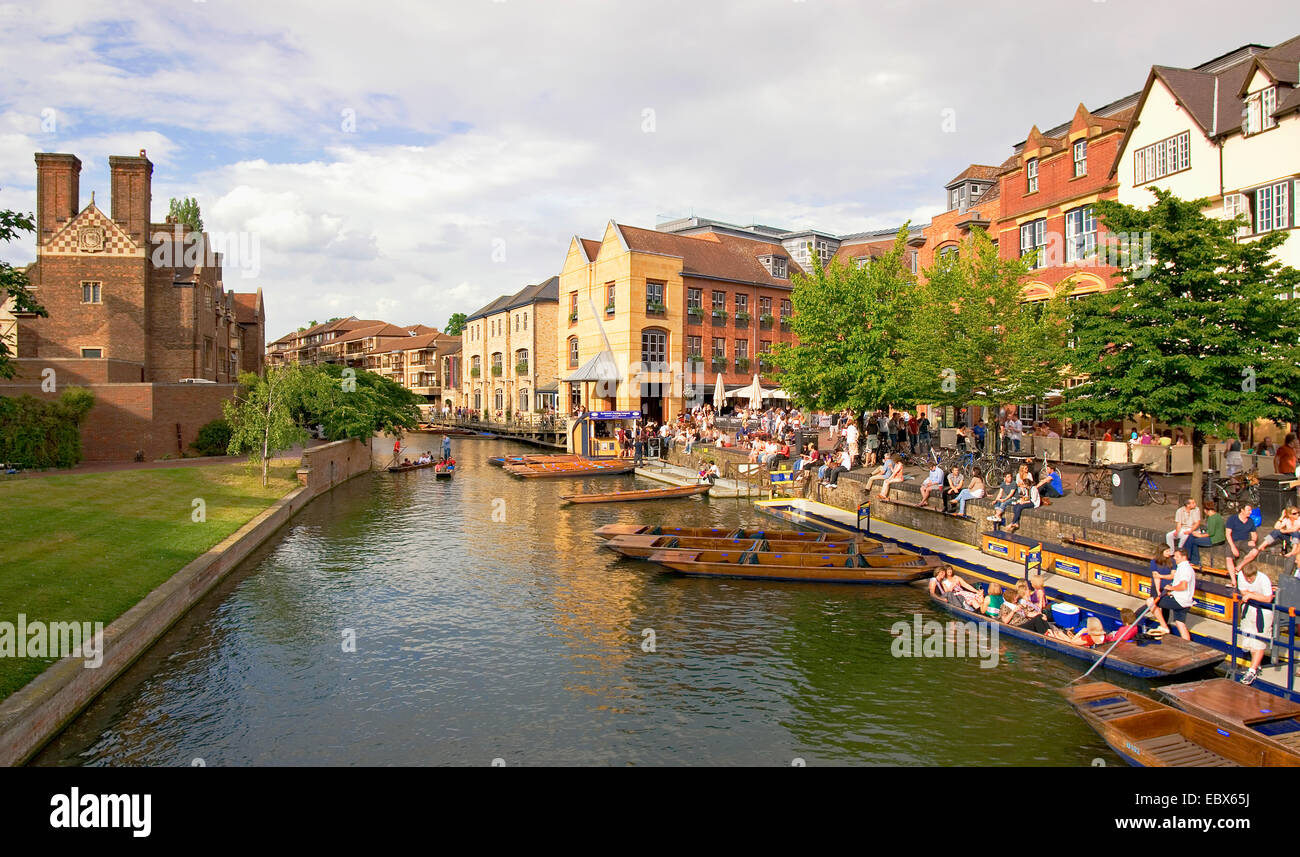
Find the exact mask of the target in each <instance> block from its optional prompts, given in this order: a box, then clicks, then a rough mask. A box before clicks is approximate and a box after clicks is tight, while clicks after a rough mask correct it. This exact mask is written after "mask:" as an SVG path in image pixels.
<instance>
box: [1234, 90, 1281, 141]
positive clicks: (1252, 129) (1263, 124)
mask: <svg viewBox="0 0 1300 857" xmlns="http://www.w3.org/2000/svg"><path fill="white" fill-rule="evenodd" d="M1276 109H1277V88H1276V87H1273V86H1270V87H1269V88H1268V89H1262V90H1260V91H1259V92H1257V93H1255V94H1254V95H1252V96H1250V97H1249V98H1247V99H1246V121H1245V123H1244V124H1243V126H1242V131H1243V132H1244V133H1246V134H1258V133H1259V132H1260V131H1267V130H1268V129H1269V128H1272V127H1274V126H1275V125H1277V120H1276V119H1274V118H1273V111H1274V110H1276Z"/></svg>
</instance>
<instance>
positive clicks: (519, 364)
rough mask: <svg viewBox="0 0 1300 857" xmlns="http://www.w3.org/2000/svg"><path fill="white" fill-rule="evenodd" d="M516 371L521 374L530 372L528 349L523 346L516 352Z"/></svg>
mask: <svg viewBox="0 0 1300 857" xmlns="http://www.w3.org/2000/svg"><path fill="white" fill-rule="evenodd" d="M515 373H516V374H519V375H527V374H528V349H527V348H521V349H519V350H518V351H516V352H515Z"/></svg>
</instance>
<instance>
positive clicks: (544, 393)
mask: <svg viewBox="0 0 1300 857" xmlns="http://www.w3.org/2000/svg"><path fill="white" fill-rule="evenodd" d="M559 282H560V278H559V277H551V278H549V279H547V280H543V281H542V282H540V283H537V284H535V285H531V286H525V287H524V288H522V289H520V290H519V291H518V292H515V293H514V294H513V295H502V296H501V297H499V298H497V299H496V300H494V301H493V302H492V303H490V304H488V305H487V306H484V307H482V308H480V309H479V310H477V311H475V312H473V313H470V315H469V316H468V317H467V318H466V319H465V330H464V331H463V332H462V334H461V370H462V371H461V374H460V379H461V382H460V391H461V395H460V401H459V404H461V405H465V406H467V407H470V408H473V410H474V412H475V413H476V414H480V415H481V414H482V413H483V411H485V410H487V411H489V412H491V413H492V414H494V415H495V414H497V413H500V414H501V416H505V414H506V413H507V412H509V413H510V414H511V415H514V414H529V413H537V412H541V411H543V410H545V409H546V408H555V407H556V406H557V399H558V390H559V382H558V381H557V380H556V362H557V360H556V355H557V353H558V352H557V350H556V343H555V335H556V334H555V331H556V327H557V316H558V312H559V310H558V306H559Z"/></svg>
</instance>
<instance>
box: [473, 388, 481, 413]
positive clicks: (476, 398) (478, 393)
mask: <svg viewBox="0 0 1300 857" xmlns="http://www.w3.org/2000/svg"><path fill="white" fill-rule="evenodd" d="M481 410H483V391H482V390H475V391H474V411H475V413H477V412H478V411H481Z"/></svg>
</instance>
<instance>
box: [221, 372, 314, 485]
mask: <svg viewBox="0 0 1300 857" xmlns="http://www.w3.org/2000/svg"><path fill="white" fill-rule="evenodd" d="M306 376H307V373H306V371H305V370H304V368H303V367H300V366H297V365H289V366H271V367H268V368H267V370H266V373H265V374H264V375H262V376H261V377H259V376H257V375H255V374H254V373H252V372H245V373H244V374H242V375H240V376H239V385H240V390H239V392H238V393H236V395H235V397H234V398H233V399H232V400H230V401H228V402H225V403H224V404H223V405H222V411H223V412H224V414H225V417H226V422H227V423H229V424H230V446H229V447H228V448H227V451H228V452H229V454H230V455H240V454H242V453H248V454H249V461H250V462H253V463H260V464H261V465H262V486H263V487H266V484H267V467H268V464H269V460H270V457H271V455H273V454H274V453H277V452H280V451H282V450H286V449H289V448H291V447H293V446H296V445H297V444H300V443H304V442H305V441H306V440H307V432H306V431H305V430H304V429H303V428H302V427H301V426H300V425H299V424H298V423H297V421H296V420H295V419H294V410H295V408H296V406H297V403H298V402H299V401H300V400H301V397H302V395H303V389H304V385H305V383H306Z"/></svg>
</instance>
